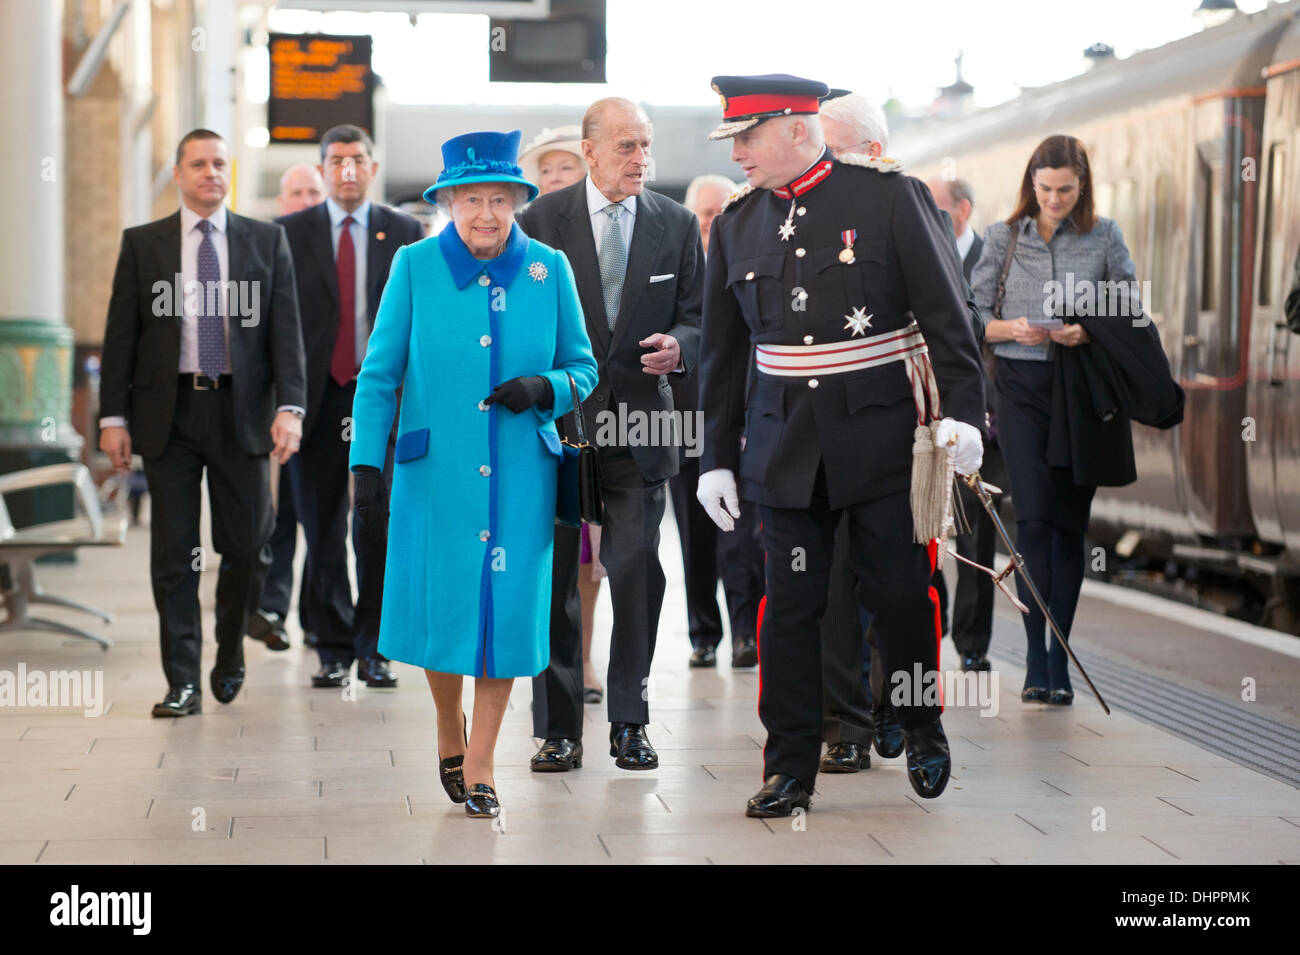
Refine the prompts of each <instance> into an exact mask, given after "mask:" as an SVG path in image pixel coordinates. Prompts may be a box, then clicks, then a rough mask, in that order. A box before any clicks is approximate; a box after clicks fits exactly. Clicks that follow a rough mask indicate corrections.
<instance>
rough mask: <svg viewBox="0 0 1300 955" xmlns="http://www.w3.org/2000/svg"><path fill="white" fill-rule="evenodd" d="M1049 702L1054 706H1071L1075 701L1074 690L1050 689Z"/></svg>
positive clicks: (1048, 693)
mask: <svg viewBox="0 0 1300 955" xmlns="http://www.w3.org/2000/svg"><path fill="white" fill-rule="evenodd" d="M1047 702H1048V703H1051V704H1052V705H1054V706H1069V705H1070V704H1071V703H1073V702H1074V691H1073V690H1048V691H1047Z"/></svg>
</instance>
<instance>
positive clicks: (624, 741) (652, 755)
mask: <svg viewBox="0 0 1300 955" xmlns="http://www.w3.org/2000/svg"><path fill="white" fill-rule="evenodd" d="M609 755H611V756H613V757H615V759H614V765H615V766H617V767H618V768H619V769H658V768H659V754H658V753H656V752H655V748H654V747H653V746H651V745H650V740H649V739H647V738H646V735H645V726H644V725H642V724H640V723H611V724H610V725H609Z"/></svg>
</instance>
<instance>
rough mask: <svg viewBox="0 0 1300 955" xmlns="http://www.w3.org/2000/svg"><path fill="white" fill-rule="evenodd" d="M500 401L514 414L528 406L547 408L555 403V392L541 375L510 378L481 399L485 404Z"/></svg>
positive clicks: (519, 412) (526, 408)
mask: <svg viewBox="0 0 1300 955" xmlns="http://www.w3.org/2000/svg"><path fill="white" fill-rule="evenodd" d="M498 401H499V402H501V403H502V404H503V405H505V406H506V407H507V408H509V409H510V410H511V411H513V412H514V413H515V414H522V413H523V412H525V411H527V410H528V409H529V408H532V407H534V406H535V407H538V408H549V407H551V406H552V405H553V404H555V392H553V391H552V390H551V383H550V382H549V381H548V380H547V379H545V378H543V377H542V376H541V375H533V376H531V377H527V378H511V379H510V380H509V381H503V382H501V384H499V385H497V386H496V388H494V389H493V391H492V394H490V395H488V396H487V397H486V398H484V399H483V403H484V404H485V405H490V404H495V403H496V402H498Z"/></svg>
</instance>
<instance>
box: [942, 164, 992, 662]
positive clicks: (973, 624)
mask: <svg viewBox="0 0 1300 955" xmlns="http://www.w3.org/2000/svg"><path fill="white" fill-rule="evenodd" d="M926 185H927V186H929V187H930V192H931V193H933V194H934V204H935V205H936V206H938V207H939V208H940V209H941V210H942V211H944V212H946V213H948V215H949V217H950V218H951V219H952V231H953V235H954V237H955V238H956V240H957V254H958V255H960V256H961V269H962V273H963V274H964V275H965V276H966V282H967V284H968V285H969V284H970V277H971V272H972V271H973V270H974V269H975V263H976V262H978V261H979V258H980V252H981V250H983V248H984V240H983V239H982V238H980V237H979V236H978V235H976V234H975V230H974V229H972V228H971V226H970V217H971V210H972V209H973V207H974V201H975V194H974V192H973V191H972V190H971V186H970V183H968V182H967V181H966V180H964V179H931V180H930V181H929V182H927V183H926ZM976 328H977V334H978V335H980V336H982V335H983V327H982V326H980V325H977V326H976ZM983 348H984V367H985V370H986V372H987V374H986V377H985V388H986V390H987V391H988V394H987V395H986V396H985V402H986V409H987V411H988V414H989V419H990V422H992V421H993V415H994V411H993V356H992V352H991V351H990V350H989V347H988V345H984V346H983ZM980 473H981V474H982V475H983V477H984V479H985V480H986V481H988V482H989V483H990V484H994V485H997V486H1000V487H1005V484H1004V483H1003V482H1004V480H1005V471H1004V470H1003V464H1002V452H1001V451H1000V450H999V449H998V440H997V428H996V425H992V426H991V427H990V431H989V436H988V437H987V438H986V439H985V441H984V464H983V466H982V468H981V470H980ZM958 488H959V493H960V495H961V507H962V510H963V512H964V513H965V515H966V517H967V518H969V520H970V530H969V531H966V532H964V533H959V534H958V535H957V553H959V554H961V556H963V557H965V558H967V559H968V560H973V561H975V562H976V563H978V564H981V565H983V566H985V567H992V566H993V558H994V555H995V553H996V548H997V541H998V537H997V530H996V529H995V528H994V527H993V518H991V517H989V515H988V512H987V511H985V510H984V508H983V506H982V505H981V504H980V502H979V498H978V497H976V496H975V492H974V491H972V490H971V489H970V488H968V487H967V486H966V484H965V482H963V481H959V482H958ZM940 593H941V594H942V593H943V591H941V592H940ZM993 596H994V594H993V578H991V577H990V576H989V575H988V574H986V573H983V572H982V571H979V570H976V569H975V568H974V567H971V566H970V565H969V564H966V563H963V562H961V561H958V562H957V595H956V598H955V599H954V601H953V609H952V627H951V633H952V642H953V644H954V645H955V646H956V648H957V652H958V653H959V654H960V655H961V668H962V669H963V670H988V669H991V667H992V664H991V663H990V662H989V657H988V653H989V642H990V641H991V640H992V639H993ZM942 609H943V610H946V609H947V608H946V607H945V608H942Z"/></svg>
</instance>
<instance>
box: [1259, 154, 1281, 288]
mask: <svg viewBox="0 0 1300 955" xmlns="http://www.w3.org/2000/svg"><path fill="white" fill-rule="evenodd" d="M1266 175H1267V179H1266V180H1265V182H1264V210H1263V211H1264V236H1263V240H1262V241H1261V242H1260V247H1259V304H1260V305H1272V304H1273V277H1274V276H1275V275H1276V274H1277V263H1276V262H1274V261H1273V260H1274V257H1275V256H1276V255H1277V254H1278V250H1279V249H1280V248H1281V244H1280V243H1278V242H1275V241H1274V233H1275V232H1276V231H1277V216H1278V213H1279V212H1281V207H1282V198H1283V196H1282V184H1283V183H1284V182H1286V178H1285V177H1286V145H1285V144H1283V143H1274V144H1273V145H1272V146H1270V147H1269V150H1268V172H1267V174H1266Z"/></svg>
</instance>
